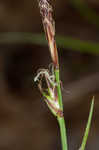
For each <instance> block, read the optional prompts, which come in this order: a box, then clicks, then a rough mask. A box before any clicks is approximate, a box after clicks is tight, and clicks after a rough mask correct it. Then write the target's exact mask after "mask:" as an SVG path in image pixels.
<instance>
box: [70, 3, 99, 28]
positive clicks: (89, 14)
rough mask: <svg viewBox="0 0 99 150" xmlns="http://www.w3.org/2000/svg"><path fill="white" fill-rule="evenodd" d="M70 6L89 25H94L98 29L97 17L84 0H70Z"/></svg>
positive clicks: (98, 19)
mask: <svg viewBox="0 0 99 150" xmlns="http://www.w3.org/2000/svg"><path fill="white" fill-rule="evenodd" d="M70 1H71V4H72V5H73V6H74V7H75V8H76V9H77V10H78V11H79V13H80V14H81V15H82V16H83V17H84V18H86V19H87V20H88V21H89V22H90V23H92V24H94V25H96V26H97V27H98V28H99V16H98V15H97V14H96V12H95V11H93V9H91V8H90V7H88V4H87V3H86V1H84V0H70Z"/></svg>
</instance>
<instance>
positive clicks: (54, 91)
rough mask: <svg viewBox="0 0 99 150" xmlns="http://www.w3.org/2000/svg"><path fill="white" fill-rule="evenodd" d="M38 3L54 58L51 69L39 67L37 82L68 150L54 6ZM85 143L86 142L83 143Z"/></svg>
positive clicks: (44, 2)
mask: <svg viewBox="0 0 99 150" xmlns="http://www.w3.org/2000/svg"><path fill="white" fill-rule="evenodd" d="M38 5H39V8H40V14H41V18H42V23H43V27H44V31H45V36H46V39H47V41H48V47H49V51H50V54H51V58H52V64H51V65H50V68H49V69H39V70H38V72H37V75H36V77H35V78H34V81H35V82H38V88H39V90H40V92H41V94H42V95H43V97H44V101H45V102H46V104H47V106H48V107H49V109H50V111H51V112H52V113H53V115H54V116H55V117H56V118H57V121H58V124H59V128H60V134H61V143H62V150H68V143H67V135H66V125H65V120H64V113H63V103H62V93H61V84H60V67H59V60H58V51H57V46H56V41H55V22H54V20H53V17H52V12H53V9H52V6H51V4H50V3H49V0H38ZM92 110H93V103H92V105H91V111H90V112H91V113H90V119H89V120H90V121H88V124H87V128H86V132H85V134H84V137H86V138H83V139H84V140H83V142H82V145H84V146H81V148H80V150H84V149H83V148H82V147H85V145H86V141H87V137H88V136H87V135H88V132H89V127H90V123H91V118H92V112H93V111H92ZM83 143H84V144H83Z"/></svg>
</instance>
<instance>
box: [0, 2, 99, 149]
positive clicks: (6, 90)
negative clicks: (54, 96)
mask: <svg viewBox="0 0 99 150" xmlns="http://www.w3.org/2000/svg"><path fill="white" fill-rule="evenodd" d="M83 2H84V3H85V8H86V9H84V7H83ZM53 7H54V12H55V14H54V17H55V22H56V34H58V35H64V36H66V37H72V38H76V39H80V40H83V41H90V42H96V43H98V41H99V22H98V19H97V18H98V16H99V1H98V0H62V1H59V0H57V1H56V0H55V1H53ZM87 8H88V9H87ZM89 9H91V10H92V11H93V12H94V13H95V14H96V16H97V17H96V18H95V17H94V16H93V15H92V14H89V15H88V12H87V10H89ZM7 32H22V33H23V32H31V33H41V32H43V28H42V24H41V18H40V14H39V9H38V4H37V1H36V0H21V1H20V0H17V1H16V0H0V35H1V34H2V35H3V34H4V33H5V34H6V33H7ZM8 35H10V33H9V34H7V36H6V38H7V39H9V36H8ZM15 35H16V34H15ZM2 37H3V36H2ZM16 39H17V37H16ZM12 40H13V38H12ZM0 41H1V42H0V150H13V149H14V150H56V149H57V150H58V149H61V143H60V135H59V131H58V124H57V122H56V119H55V118H54V117H53V116H52V114H51V113H50V112H49V110H48V108H47V107H46V104H45V103H44V102H43V98H42V96H41V95H40V93H39V91H38V89H37V86H36V84H35V83H34V82H33V78H34V76H35V75H36V71H37V69H38V68H44V67H45V68H48V65H49V64H50V62H51V58H50V54H49V51H48V47H47V46H40V45H37V44H35V45H34V44H25V43H24V44H18V43H14V44H12V43H9V42H8V43H3V38H1V36H0ZM6 41H7V40H6ZM59 49H60V50H59V59H60V68H61V80H62V82H63V102H64V114H65V120H66V125H67V133H68V142H69V150H77V149H79V146H80V144H81V140H82V136H83V133H84V129H85V124H86V122H87V118H88V112H89V108H90V104H91V98H92V96H93V95H95V108H94V115H93V121H92V126H91V131H90V134H89V139H88V143H87V146H86V150H98V149H99V142H98V139H99V132H98V131H99V127H98V124H99V117H98V115H99V109H98V107H99V101H98V99H99V94H98V93H99V56H98V55H95V54H94V55H92V54H89V53H81V52H80V51H73V50H72V49H71V48H70V49H61V48H59ZM78 49H79V48H78Z"/></svg>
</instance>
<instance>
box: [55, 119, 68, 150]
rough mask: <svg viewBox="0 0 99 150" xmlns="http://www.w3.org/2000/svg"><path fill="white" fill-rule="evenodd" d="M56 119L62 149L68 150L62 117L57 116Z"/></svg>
mask: <svg viewBox="0 0 99 150" xmlns="http://www.w3.org/2000/svg"><path fill="white" fill-rule="evenodd" d="M57 120H58V123H59V127H60V133H61V143H62V150H68V145H67V135H66V127H65V120H64V117H58V118H57Z"/></svg>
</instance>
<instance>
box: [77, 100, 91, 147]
mask: <svg viewBox="0 0 99 150" xmlns="http://www.w3.org/2000/svg"><path fill="white" fill-rule="evenodd" d="M93 108H94V97H93V99H92V103H91V108H90V112H89V117H88V122H87V125H86V130H85V133H84V137H83V140H82V144H81V147H80V149H79V150H85V146H86V143H87V139H88V135H89V130H90V126H91V120H92V115H93Z"/></svg>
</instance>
